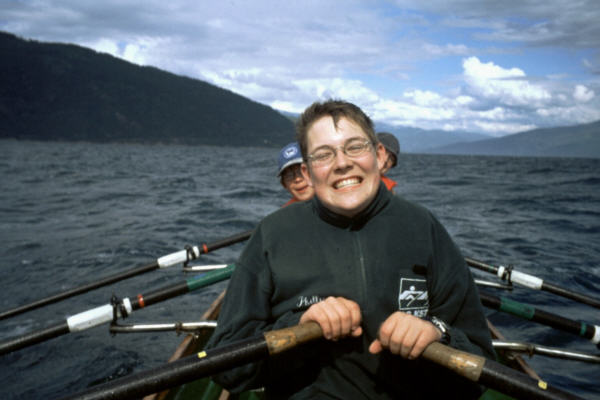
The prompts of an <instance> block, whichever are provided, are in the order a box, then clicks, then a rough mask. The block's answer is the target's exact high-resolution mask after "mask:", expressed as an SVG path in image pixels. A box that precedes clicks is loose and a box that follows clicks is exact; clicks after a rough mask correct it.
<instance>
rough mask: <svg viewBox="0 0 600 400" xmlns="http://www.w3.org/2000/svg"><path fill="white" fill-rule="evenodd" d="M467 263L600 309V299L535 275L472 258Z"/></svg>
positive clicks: (503, 278)
mask: <svg viewBox="0 0 600 400" xmlns="http://www.w3.org/2000/svg"><path fill="white" fill-rule="evenodd" d="M465 261H466V262H467V264H468V265H470V266H471V267H474V268H477V269H479V270H482V271H485V272H489V273H492V274H495V275H497V276H498V277H499V278H500V279H502V280H505V281H508V282H514V283H517V284H519V285H522V286H526V287H528V288H530V289H535V290H543V291H546V292H549V293H553V294H556V295H559V296H562V297H565V298H568V299H571V300H575V301H578V302H580V303H583V304H587V305H589V306H592V307H596V308H600V299H597V298H594V297H591V296H588V295H585V294H581V293H576V292H573V291H572V290H568V289H565V288H561V287H559V286H556V285H553V284H551V283H548V282H545V281H544V280H543V279H541V278H538V277H536V276H533V275H529V274H526V273H523V272H520V271H517V270H514V269H512V268H510V267H509V268H506V267H503V266H500V267H496V266H493V265H489V264H486V263H484V262H481V261H477V260H473V259H472V258H468V257H465Z"/></svg>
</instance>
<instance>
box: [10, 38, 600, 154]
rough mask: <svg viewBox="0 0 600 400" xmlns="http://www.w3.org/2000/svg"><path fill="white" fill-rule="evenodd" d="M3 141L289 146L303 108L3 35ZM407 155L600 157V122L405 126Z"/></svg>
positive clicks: (401, 131) (400, 132)
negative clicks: (501, 131)
mask: <svg viewBox="0 0 600 400" xmlns="http://www.w3.org/2000/svg"><path fill="white" fill-rule="evenodd" d="M0 56H1V58H2V62H1V63H0V138H16V139H33V140H66V141H92V142H135V143H166V144H210V145H230V146H277V147H279V146H283V145H284V144H286V143H289V142H290V141H293V140H294V121H295V119H296V118H297V116H298V114H294V113H287V112H278V111H275V110H273V109H272V108H270V107H268V106H265V105H263V104H259V103H257V102H254V101H251V100H249V99H247V98H245V97H242V96H240V95H237V94H235V93H233V92H231V91H228V90H224V89H221V88H219V87H217V86H214V85H211V84H209V83H207V82H203V81H200V80H197V79H192V78H187V77H183V76H178V75H174V74H171V73H169V72H165V71H161V70H159V69H157V68H153V67H141V66H138V65H134V64H131V63H129V62H126V61H123V60H121V59H118V58H115V57H113V56H110V55H108V54H101V53H97V52H95V51H93V50H90V49H86V48H83V47H80V46H76V45H72V44H56V43H41V42H37V41H33V40H24V39H21V38H18V37H17V36H15V35H12V34H9V33H3V32H0ZM375 125H376V130H377V131H388V132H391V133H393V134H394V135H396V137H398V140H399V142H400V147H401V151H402V152H407V153H438V154H481V155H521V156H559V157H594V158H598V157H600V121H597V122H594V123H590V124H584V125H577V126H572V127H557V128H544V129H536V130H533V131H529V132H522V133H518V134H513V135H509V136H505V137H502V138H490V137H489V136H486V135H482V134H477V133H472V132H463V131H443V130H424V129H420V128H413V127H397V126H391V125H387V124H384V123H381V122H377V121H375Z"/></svg>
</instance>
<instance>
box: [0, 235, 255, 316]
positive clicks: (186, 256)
mask: <svg viewBox="0 0 600 400" xmlns="http://www.w3.org/2000/svg"><path fill="white" fill-rule="evenodd" d="M252 232H253V231H252V230H249V231H246V232H242V233H238V234H235V235H233V236H230V237H227V238H225V239H221V240H218V241H216V242H213V243H204V244H202V245H200V246H194V247H190V248H187V249H185V250H181V251H178V252H175V253H172V254H168V255H166V256H163V257H160V258H158V259H157V260H156V261H154V262H152V263H150V264H147V265H144V266H141V267H137V268H133V269H130V270H127V271H124V272H120V273H117V274H114V275H110V276H107V277H105V278H100V279H98V280H95V281H94V282H91V283H88V284H85V285H82V286H79V287H76V288H73V289H69V290H65V291H64V292H61V293H57V294H54V295H52V296H49V297H46V298H44V299H40V300H36V301H34V302H32V303H29V304H25V305H22V306H19V307H16V308H13V309H11V310H7V311H3V312H2V313H0V320H2V319H5V318H8V317H12V316H15V315H18V314H22V313H24V312H26V311H30V310H34V309H36V308H39V307H42V306H45V305H48V304H53V303H56V302H58V301H60V300H64V299H68V298H69V297H73V296H76V295H78V294H82V293H86V292H89V291H90V290H93V289H97V288H100V287H103V286H107V285H110V284H111V283H115V282H119V281H122V280H124V279H127V278H131V277H133V276H137V275H141V274H144V273H146V272H150V271H154V270H155V269H159V268H167V267H171V266H173V265H176V264H179V263H185V262H187V261H191V260H195V259H196V258H198V257H200V255H201V254H206V253H208V252H211V251H214V250H217V249H220V248H222V247H226V246H230V245H232V244H235V243H239V242H241V241H244V240H246V239H248V238H249V237H250V235H251V234H252Z"/></svg>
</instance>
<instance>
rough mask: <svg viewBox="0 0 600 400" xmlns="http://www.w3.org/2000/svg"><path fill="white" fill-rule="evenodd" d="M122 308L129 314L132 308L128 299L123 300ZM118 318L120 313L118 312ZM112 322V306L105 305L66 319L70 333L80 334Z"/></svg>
mask: <svg viewBox="0 0 600 400" xmlns="http://www.w3.org/2000/svg"><path fill="white" fill-rule="evenodd" d="M123 306H125V310H126V311H127V313H128V314H131V312H132V311H133V308H132V307H131V301H130V300H129V299H128V298H124V299H123ZM118 314H119V315H118V316H119V317H120V316H121V315H120V312H118ZM112 320H113V305H112V304H105V305H103V306H100V307H96V308H92V309H91V310H87V311H84V312H82V313H79V314H75V315H73V316H72V317H69V318H67V325H68V326H69V331H70V332H80V331H84V330H86V329H89V328H93V327H95V326H98V325H102V324H105V323H107V322H110V321H112Z"/></svg>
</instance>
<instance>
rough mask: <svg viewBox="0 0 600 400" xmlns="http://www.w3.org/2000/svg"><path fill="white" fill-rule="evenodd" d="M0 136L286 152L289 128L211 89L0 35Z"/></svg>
mask: <svg viewBox="0 0 600 400" xmlns="http://www.w3.org/2000/svg"><path fill="white" fill-rule="evenodd" d="M0 58H1V59H2V62H1V63H0V138H17V139H35V140H78V141H92V142H141V143H179V144H211V145H232V146H283V145H284V144H286V143H288V142H290V141H291V140H293V137H294V126H293V123H292V122H291V121H290V120H289V119H288V118H285V117H284V116H282V115H281V114H280V113H278V112H277V111H275V110H273V109H272V108H270V107H267V106H265V105H263V104H259V103H256V102H254V101H251V100H249V99H247V98H244V97H242V96H240V95H237V94H234V93H232V92H230V91H228V90H224V89H221V88H218V87H216V86H214V85H211V84H209V83H206V82H203V81H200V80H196V79H191V78H186V77H182V76H177V75H174V74H171V73H168V72H165V71H161V70H159V69H157V68H153V67H141V66H138V65H134V64H131V63H129V62H126V61H123V60H120V59H118V58H115V57H113V56H110V55H108V54H101V53H97V52H95V51H93V50H90V49H86V48H83V47H80V46H76V45H71V44H55V43H41V42H37V41H31V40H23V39H20V38H18V37H17V36H15V35H12V34H8V33H2V32H0Z"/></svg>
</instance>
